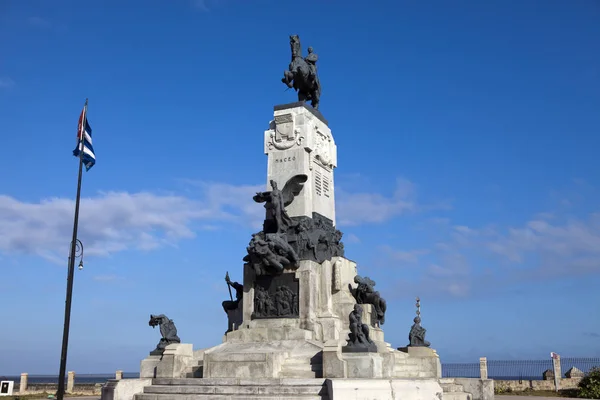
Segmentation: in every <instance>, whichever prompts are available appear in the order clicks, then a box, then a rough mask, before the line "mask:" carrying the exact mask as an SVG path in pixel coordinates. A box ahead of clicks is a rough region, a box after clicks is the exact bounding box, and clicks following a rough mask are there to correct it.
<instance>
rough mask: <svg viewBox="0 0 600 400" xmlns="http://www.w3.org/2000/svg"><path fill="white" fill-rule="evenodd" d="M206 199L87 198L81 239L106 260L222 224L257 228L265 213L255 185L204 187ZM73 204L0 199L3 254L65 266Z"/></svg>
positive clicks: (82, 211) (111, 194)
mask: <svg viewBox="0 0 600 400" xmlns="http://www.w3.org/2000/svg"><path fill="white" fill-rule="evenodd" d="M202 185H203V197H202V199H201V200H194V199H191V198H188V197H183V196H178V195H156V194H152V193H146V192H142V193H134V194H131V193H127V192H106V193H100V194H99V195H98V196H96V197H92V198H83V199H82V200H81V208H80V223H79V234H78V236H79V238H80V239H81V240H82V241H83V242H84V243H85V252H86V255H100V256H107V255H110V254H113V253H116V252H119V251H123V250H126V249H130V248H135V249H139V250H152V249H155V248H158V247H161V246H165V245H173V244H175V243H176V242H177V241H178V240H180V239H186V238H193V237H194V236H195V233H194V232H195V231H196V230H199V229H202V228H205V227H208V228H210V229H215V227H217V226H219V224H222V223H224V222H227V223H228V224H232V223H234V224H243V225H252V226H255V225H257V223H259V221H260V219H262V215H264V214H261V213H264V209H263V208H262V207H261V206H260V205H258V204H256V203H254V202H253V201H252V194H253V193H255V191H256V187H255V186H239V187H236V186H232V185H223V184H210V183H203V184H202ZM73 213H74V201H73V200H70V199H64V198H51V199H47V200H43V201H41V202H38V203H35V202H34V203H29V202H22V201H19V200H17V199H15V198H12V197H9V196H3V195H0V251H4V252H7V253H25V254H36V255H39V256H41V257H44V258H46V259H48V260H50V261H52V262H58V263H62V262H64V254H65V253H66V252H68V248H69V242H70V235H71V231H72V227H73V226H72V224H73Z"/></svg>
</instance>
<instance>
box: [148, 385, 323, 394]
mask: <svg viewBox="0 0 600 400" xmlns="http://www.w3.org/2000/svg"><path fill="white" fill-rule="evenodd" d="M324 390H326V389H324V387H323V386H290V385H288V386H241V385H227V386H221V385H198V386H193V385H183V386H175V385H164V386H163V385H152V386H146V387H145V388H144V392H143V393H144V394H164V395H179V394H181V395H197V394H215V395H238V396H242V395H245V396H257V395H267V396H273V395H278V396H280V395H292V394H293V395H315V396H316V395H319V394H321V393H322V392H323V391H324Z"/></svg>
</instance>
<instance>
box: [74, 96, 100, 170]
mask: <svg viewBox="0 0 600 400" xmlns="http://www.w3.org/2000/svg"><path fill="white" fill-rule="evenodd" d="M83 127H85V129H83ZM82 151H83V153H81V152H82ZM80 154H81V160H82V162H83V164H84V165H85V170H86V171H89V170H90V168H92V167H93V166H94V164H96V154H95V153H94V146H92V128H91V126H90V124H89V122H88V120H87V115H86V108H85V107H84V109H83V111H81V115H80V116H79V125H78V131H77V145H76V147H75V150H73V155H74V156H75V157H79V155H80Z"/></svg>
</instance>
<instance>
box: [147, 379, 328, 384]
mask: <svg viewBox="0 0 600 400" xmlns="http://www.w3.org/2000/svg"><path fill="white" fill-rule="evenodd" d="M324 384H325V379H323V378H317V379H314V378H313V379H289V378H254V379H251V378H154V379H152V385H161V386H164V385H175V386H183V385H191V386H202V385H208V386H211V385H212V386H224V385H239V386H272V385H280V386H323V385H324Z"/></svg>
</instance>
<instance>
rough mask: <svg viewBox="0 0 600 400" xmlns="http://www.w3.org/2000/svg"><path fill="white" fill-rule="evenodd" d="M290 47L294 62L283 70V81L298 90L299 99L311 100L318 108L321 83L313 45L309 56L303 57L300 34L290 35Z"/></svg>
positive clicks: (309, 49)
mask: <svg viewBox="0 0 600 400" xmlns="http://www.w3.org/2000/svg"><path fill="white" fill-rule="evenodd" d="M290 47H291V49H292V62H291V63H290V65H289V69H288V70H287V71H284V72H283V78H282V79H281V81H282V82H283V83H285V84H286V85H287V87H289V88H294V90H295V91H296V92H298V101H307V100H310V101H311V105H312V106H313V108H314V109H315V110H316V109H318V108H319V98H320V97H321V83H320V82H319V76H318V74H317V66H316V63H317V60H318V56H317V55H316V54H315V53H313V51H312V47H309V48H308V56H306V58H304V57H302V45H301V44H300V38H299V37H298V35H291V36H290Z"/></svg>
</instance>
